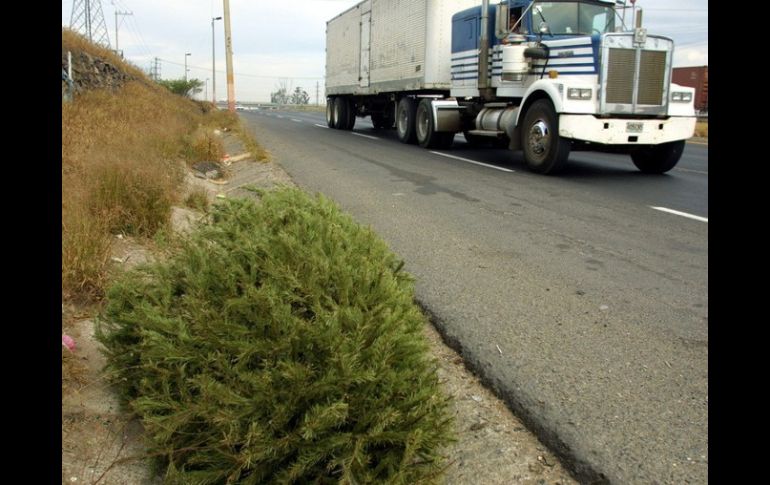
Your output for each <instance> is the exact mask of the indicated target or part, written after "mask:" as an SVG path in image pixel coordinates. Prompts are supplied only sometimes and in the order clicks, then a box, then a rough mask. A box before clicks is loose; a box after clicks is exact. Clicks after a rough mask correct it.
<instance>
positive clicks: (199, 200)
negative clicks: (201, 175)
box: [184, 187, 209, 212]
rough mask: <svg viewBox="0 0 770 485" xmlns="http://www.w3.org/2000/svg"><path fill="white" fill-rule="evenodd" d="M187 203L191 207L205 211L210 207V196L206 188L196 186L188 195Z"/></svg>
mask: <svg viewBox="0 0 770 485" xmlns="http://www.w3.org/2000/svg"><path fill="white" fill-rule="evenodd" d="M184 203H185V205H186V206H187V207H189V208H191V209H195V210H199V211H202V212H205V211H207V210H208V208H209V196H208V192H207V191H206V189H204V188H202V187H195V188H194V189H192V190H191V191H190V193H189V194H188V195H187V198H186V199H185V201H184Z"/></svg>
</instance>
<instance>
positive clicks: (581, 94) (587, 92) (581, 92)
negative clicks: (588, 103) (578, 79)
mask: <svg viewBox="0 0 770 485" xmlns="http://www.w3.org/2000/svg"><path fill="white" fill-rule="evenodd" d="M567 98H568V99H591V88H569V89H568V90H567Z"/></svg>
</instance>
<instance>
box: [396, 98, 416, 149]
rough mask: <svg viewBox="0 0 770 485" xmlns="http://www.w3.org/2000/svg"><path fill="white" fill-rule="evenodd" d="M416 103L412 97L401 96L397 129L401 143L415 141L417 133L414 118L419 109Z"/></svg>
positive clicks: (397, 111)
mask: <svg viewBox="0 0 770 485" xmlns="http://www.w3.org/2000/svg"><path fill="white" fill-rule="evenodd" d="M415 105H416V103H415V101H414V99H412V98H408V97H407V98H401V101H399V102H398V109H397V110H396V131H397V132H398V139H399V140H401V143H414V142H415V140H416V139H417V134H416V133H415V129H414V119H415V114H416V111H417V107H416V106H415Z"/></svg>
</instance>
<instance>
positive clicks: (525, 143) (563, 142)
mask: <svg viewBox="0 0 770 485" xmlns="http://www.w3.org/2000/svg"><path fill="white" fill-rule="evenodd" d="M521 145H522V147H523V149H524V161H525V162H526V163H527V167H529V169H530V170H531V171H533V172H536V173H542V174H550V173H556V172H558V171H559V170H561V169H562V168H564V165H565V164H566V162H567V158H569V150H570V142H569V140H567V139H565V138H562V137H560V136H559V119H558V117H557V115H556V111H555V110H554V109H553V105H552V104H551V102H550V101H549V100H547V99H540V100H537V101H535V102H534V103H533V104H532V106H530V108H529V110H528V111H527V113H526V115H524V124H523V125H522V127H521Z"/></svg>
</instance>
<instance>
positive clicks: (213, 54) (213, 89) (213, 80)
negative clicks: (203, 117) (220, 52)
mask: <svg viewBox="0 0 770 485" xmlns="http://www.w3.org/2000/svg"><path fill="white" fill-rule="evenodd" d="M215 20H222V17H221V16H219V17H211V100H212V102H213V103H214V104H217V61H216V59H217V51H216V49H214V38H215V35H214V21H215ZM206 97H207V98H208V96H206Z"/></svg>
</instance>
